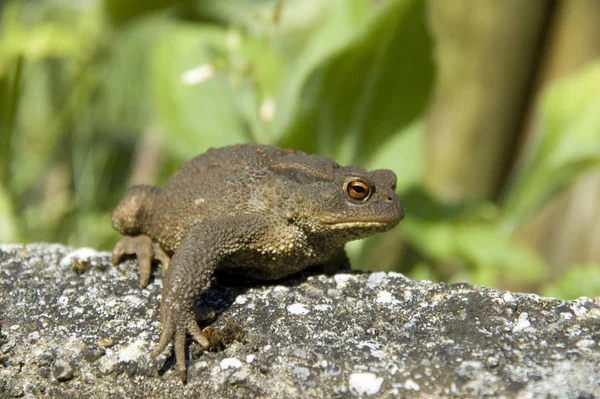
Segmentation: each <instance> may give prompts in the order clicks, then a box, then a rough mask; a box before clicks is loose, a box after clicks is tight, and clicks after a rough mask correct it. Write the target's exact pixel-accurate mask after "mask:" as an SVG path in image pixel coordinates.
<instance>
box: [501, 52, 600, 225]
mask: <svg viewBox="0 0 600 399" xmlns="http://www.w3.org/2000/svg"><path fill="white" fill-rule="evenodd" d="M599 109H600V63H596V64H594V65H592V66H589V67H587V68H585V69H583V70H581V71H580V72H578V73H576V74H574V75H573V76H571V77H569V78H567V79H564V80H562V81H559V82H558V83H556V84H554V85H553V86H551V87H550V89H549V90H548V91H547V92H546V93H545V94H544V98H543V101H542V105H541V109H540V124H539V125H540V131H539V135H538V137H537V141H536V142H535V143H534V144H533V150H532V152H531V155H530V156H529V158H528V159H527V161H526V163H525V165H524V166H523V167H522V169H521V170H520V171H519V175H518V176H517V180H516V182H515V183H514V185H513V187H512V189H511V191H510V192H509V195H508V197H507V198H506V202H505V204H506V212H507V219H506V220H507V224H506V227H507V229H508V230H512V229H514V228H516V227H517V226H518V225H519V224H520V223H521V222H522V221H523V220H524V218H526V217H527V216H528V215H530V214H531V213H532V212H534V211H535V210H537V209H538V208H539V207H540V206H541V205H543V204H544V203H545V202H546V201H547V200H549V199H550V198H551V197H552V196H553V195H555V194H556V193H557V192H558V191H560V190H562V189H564V188H565V187H566V186H568V185H569V184H571V183H573V182H574V181H575V179H577V178H578V177H579V176H581V175H582V174H583V173H585V172H586V171H589V170H591V169H592V168H594V167H597V166H598V165H600V112H598V110H599Z"/></svg>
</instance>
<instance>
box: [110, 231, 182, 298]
mask: <svg viewBox="0 0 600 399" xmlns="http://www.w3.org/2000/svg"><path fill="white" fill-rule="evenodd" d="M125 255H135V256H136V257H137V260H138V264H139V267H140V286H141V287H142V288H146V286H147V285H148V283H150V274H151V272H152V260H153V259H156V260H158V261H159V262H160V263H161V264H162V265H163V268H164V269H165V271H166V269H167V268H168V267H169V262H170V260H171V258H170V257H169V255H168V254H167V253H166V252H165V251H164V250H163V249H162V248H161V246H160V244H158V243H157V242H153V241H152V239H151V238H150V237H149V236H147V235H145V234H140V235H137V236H123V237H121V239H120V240H119V242H117V244H116V245H115V248H114V249H113V251H112V264H113V265H117V264H118V263H119V262H120V260H121V258H122V257H123V256H125Z"/></svg>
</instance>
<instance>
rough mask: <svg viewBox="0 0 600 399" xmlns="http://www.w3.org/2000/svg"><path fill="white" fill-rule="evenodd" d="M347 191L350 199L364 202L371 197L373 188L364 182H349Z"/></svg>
mask: <svg viewBox="0 0 600 399" xmlns="http://www.w3.org/2000/svg"><path fill="white" fill-rule="evenodd" d="M346 191H347V192H348V195H349V196H350V197H352V198H354V199H356V200H364V199H366V198H367V197H368V196H369V194H370V192H371V188H370V187H369V185H368V184H367V183H365V182H362V181H360V180H354V181H351V182H348V185H347V186H346Z"/></svg>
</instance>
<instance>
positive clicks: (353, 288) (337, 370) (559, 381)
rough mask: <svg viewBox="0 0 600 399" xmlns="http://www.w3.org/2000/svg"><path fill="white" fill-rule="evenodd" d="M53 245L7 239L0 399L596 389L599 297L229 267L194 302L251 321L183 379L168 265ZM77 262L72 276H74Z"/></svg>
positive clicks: (523, 394)
mask: <svg viewBox="0 0 600 399" xmlns="http://www.w3.org/2000/svg"><path fill="white" fill-rule="evenodd" d="M135 265H136V263H135V261H133V260H131V261H127V262H125V263H124V264H122V265H121V266H119V267H112V266H110V264H109V254H108V253H106V252H95V251H94V250H91V249H78V250H72V249H69V248H66V247H63V246H60V245H47V244H35V245H0V398H7V397H26V398H37V397H53V398H121V397H125V398H161V397H169V398H179V397H199V398H208V397H211V398H300V397H301V398H313V397H315V398H346V397H354V396H363V397H377V398H399V397H432V398H433V397H436V398H437V397H473V398H480V397H486V396H493V397H511V398H512V397H515V398H543V397H557V398H593V397H596V398H598V397H600V348H599V345H598V342H599V341H600V307H599V303H598V299H596V300H595V301H594V300H590V299H587V298H580V299H577V300H574V301H568V302H565V301H559V300H556V299H551V298H542V297H539V296H536V295H527V294H514V293H509V292H505V291H500V290H495V289H489V288H484V287H473V286H470V285H467V284H455V285H450V286H448V285H445V284H435V283H431V282H416V281H411V280H408V279H406V278H405V277H404V276H402V275H400V274H395V273H384V272H380V273H371V274H368V273H351V274H337V275H334V276H325V275H310V276H309V275H306V274H304V275H299V276H295V277H293V278H291V279H288V280H285V281H280V282H277V283H260V282H251V283H248V282H241V281H239V280H231V279H229V278H226V277H220V278H218V279H216V280H215V281H213V283H212V285H211V287H210V288H209V289H208V290H206V291H205V292H204V293H203V295H202V296H201V297H200V299H199V304H201V305H202V306H205V307H206V306H208V307H211V308H213V309H214V310H215V311H216V313H217V315H218V318H217V320H216V321H215V322H214V323H213V327H217V328H220V327H223V326H224V325H225V323H226V321H227V320H231V321H233V322H235V323H238V324H239V325H241V326H242V327H243V328H244V330H245V331H246V342H245V343H237V342H236V343H233V344H231V345H230V346H228V347H227V348H226V349H225V350H224V351H221V352H215V353H204V354H202V353H201V352H200V350H199V349H198V347H197V345H193V344H192V345H191V346H190V358H191V360H190V363H189V366H188V370H189V371H188V374H189V377H188V378H189V382H188V384H187V385H185V386H184V385H182V384H181V382H180V381H179V379H178V376H177V373H176V370H175V369H174V367H173V356H172V355H168V353H167V355H168V356H161V357H159V358H158V359H157V360H156V361H151V360H150V359H149V357H148V352H149V350H150V348H151V347H152V346H153V345H154V344H155V343H156V342H157V340H158V332H159V328H158V327H159V326H158V322H157V316H158V305H159V298H160V288H161V284H162V272H161V271H160V270H158V271H156V272H155V279H154V280H153V282H152V284H151V285H150V286H148V288H147V289H144V290H141V289H140V288H139V286H138V279H137V270H136V267H135ZM74 266H75V269H77V273H76V272H75V271H74Z"/></svg>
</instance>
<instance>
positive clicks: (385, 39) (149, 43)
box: [0, 0, 600, 297]
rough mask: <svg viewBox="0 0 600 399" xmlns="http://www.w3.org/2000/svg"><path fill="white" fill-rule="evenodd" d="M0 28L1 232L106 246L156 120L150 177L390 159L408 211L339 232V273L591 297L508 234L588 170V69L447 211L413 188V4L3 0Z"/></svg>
mask: <svg viewBox="0 0 600 399" xmlns="http://www.w3.org/2000/svg"><path fill="white" fill-rule="evenodd" d="M0 23H1V26H0V28H1V34H0V35H1V36H0V107H1V108H0V111H1V113H0V178H1V183H0V241H4V242H7V241H27V242H28V241H60V242H64V243H68V244H70V245H74V246H95V247H99V248H103V249H109V248H110V247H111V245H112V244H113V243H114V242H115V241H116V240H117V237H118V235H117V234H116V233H115V232H114V231H112V228H111V225H110V212H111V210H112V208H113V207H114V206H115V205H116V203H117V202H118V200H119V198H120V195H121V194H122V193H123V191H124V190H125V188H126V186H127V185H128V184H130V183H131V181H130V176H131V175H133V174H134V172H135V168H140V167H141V168H143V167H145V165H143V164H141V165H140V164H139V163H136V162H134V160H135V159H137V158H139V157H140V153H143V151H144V148H143V146H142V145H141V144H140V143H141V142H142V141H143V140H141V137H142V136H143V135H145V134H149V133H148V132H154V131H157V132H159V133H160V134H161V135H162V143H163V146H164V148H163V157H162V158H161V159H162V160H161V161H160V162H161V165H162V167H161V168H160V169H161V172H160V175H159V176H156V179H155V180H156V181H155V182H154V183H156V184H162V183H164V181H165V180H166V178H168V176H169V175H170V174H171V173H172V172H173V171H174V170H175V169H176V168H177V167H178V166H179V165H180V164H181V163H183V162H184V161H185V160H187V159H189V158H191V157H192V156H194V155H196V154H198V153H201V152H203V151H205V150H206V149H207V148H209V147H219V146H223V145H228V144H232V143H236V142H247V141H258V142H262V143H268V144H276V145H280V146H285V147H293V148H297V149H300V150H304V151H308V152H314V153H318V154H321V155H324V156H329V157H332V158H335V159H336V160H337V161H339V162H340V163H341V164H357V165H361V166H364V167H366V168H388V169H393V170H394V171H395V172H396V173H397V175H398V192H399V194H400V195H401V197H402V198H403V200H404V204H405V207H406V214H407V217H406V219H405V221H403V222H402V224H401V227H400V228H398V229H395V230H394V231H392V232H390V233H388V234H385V235H381V236H380V237H374V238H372V239H368V240H364V241H361V242H357V243H351V244H350V245H349V246H348V249H349V253H350V255H351V258H352V259H353V264H354V265H355V266H358V267H360V266H365V267H368V266H370V265H371V266H374V267H377V268H379V269H386V270H399V271H402V272H405V273H407V274H408V275H410V276H414V277H420V278H430V279H444V280H448V281H456V280H468V281H470V282H473V283H479V284H486V285H495V286H505V287H506V286H508V287H510V286H511V284H514V283H519V284H522V283H523V282H526V283H533V284H538V285H537V286H539V284H545V283H548V284H547V285H546V287H545V288H544V287H542V288H541V289H542V290H543V291H544V292H547V293H551V294H552V295H558V296H563V297H569V296H571V297H572V296H576V295H580V294H584V293H587V295H593V292H596V293H597V292H598V280H599V279H600V268H599V267H598V266H597V265H596V266H595V267H594V266H590V267H587V268H576V269H573V271H572V272H571V273H570V274H569V276H567V277H566V279H565V280H563V281H562V282H561V283H555V282H547V281H546V280H545V270H546V264H545V262H544V260H542V259H541V258H540V256H538V255H537V254H536V253H535V252H534V251H533V250H532V249H531V248H528V247H526V246H525V245H523V244H522V243H519V242H517V241H516V240H515V239H514V237H513V233H514V231H515V229H516V228H517V227H518V226H519V225H521V224H522V223H523V222H524V221H525V220H526V219H527V218H528V217H530V216H531V215H532V214H534V213H535V212H536V211H537V210H538V209H539V208H540V207H541V206H542V205H543V204H544V203H545V202H546V201H548V200H549V199H550V198H552V197H553V196H554V195H556V194H557V193H558V192H559V191H560V190H562V189H564V188H565V187H567V186H568V185H570V184H572V183H573V182H574V181H576V179H577V178H578V177H579V176H581V175H582V174H583V173H585V172H586V171H588V170H590V169H591V168H592V167H594V166H598V165H599V164H600V144H599V143H600V113H598V112H597V110H598V109H600V65H594V66H591V67H589V68H587V69H585V70H583V71H581V72H579V73H577V74H575V75H574V76H572V77H570V78H568V79H565V80H563V81H561V82H559V83H557V84H555V85H554V86H553V87H552V88H551V89H550V90H548V92H547V93H545V94H544V101H543V105H542V108H541V110H540V115H541V118H540V119H541V121H540V123H539V125H540V128H539V133H538V135H537V141H536V142H535V143H534V144H533V145H532V146H531V148H529V151H528V156H527V160H526V162H525V163H524V164H523V165H520V167H519V168H518V173H517V174H516V177H515V178H514V179H513V181H511V182H510V184H508V185H507V186H506V187H505V189H504V196H503V198H502V199H501V200H500V201H492V200H491V199H490V200H488V201H477V202H470V203H457V204H448V203H444V202H442V201H441V200H439V199H436V198H433V197H432V196H431V195H430V194H428V193H427V192H426V191H425V190H424V189H423V188H422V187H423V184H422V183H423V177H424V175H425V173H426V171H425V167H424V165H425V162H424V158H425V154H424V152H425V151H424V148H425V145H424V134H425V133H424V132H425V129H424V125H425V122H424V121H425V116H426V111H427V106H428V104H429V101H430V97H431V93H432V90H433V88H434V85H435V66H434V64H433V59H432V51H433V50H432V49H433V45H434V43H433V42H432V38H431V36H430V33H429V30H428V27H427V19H426V2H424V1H418V0H386V1H372V0H357V1H333V0H332V1H327V2H322V1H320V0H287V1H283V0H277V1H274V0H262V1H251V0H241V1H236V2H231V1H221V0H204V1H200V0H197V1H175V0H153V1H149V2H122V1H115V0H104V1H101V0H85V1H77V2H74V1H68V0H44V1H36V2H28V1H16V0H13V1H8V2H6V3H5V4H4V5H3V6H2V14H1V22H0ZM142 155H143V154H142ZM466 156H468V154H467V155H466ZM141 158H143V157H141ZM152 161H153V160H151V161H150V162H152ZM157 162H159V161H158V160H157ZM148 183H151V182H148ZM567 281H568V282H569V283H567ZM581 281H587V282H588V283H589V286H588V285H584V284H583V283H581V284H580V282H581ZM571 283H572V284H575V286H573V285H572V284H571ZM594 284H595V285H594ZM517 287H519V285H518V284H517ZM587 289H589V290H590V291H585V290H587ZM593 290H596V291H593Z"/></svg>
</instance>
